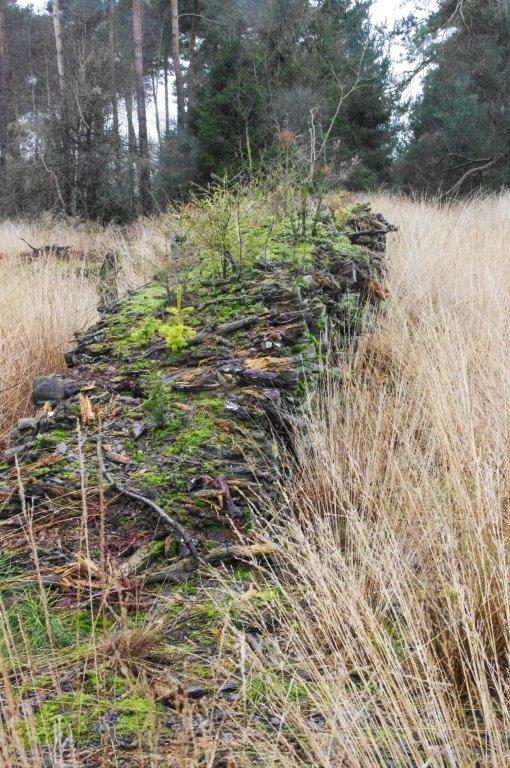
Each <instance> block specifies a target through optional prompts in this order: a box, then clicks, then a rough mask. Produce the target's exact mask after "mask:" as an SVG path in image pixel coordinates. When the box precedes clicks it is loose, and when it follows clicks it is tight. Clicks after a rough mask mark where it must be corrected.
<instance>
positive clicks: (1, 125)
mask: <svg viewBox="0 0 510 768" xmlns="http://www.w3.org/2000/svg"><path fill="white" fill-rule="evenodd" d="M11 81H12V72H11V64H10V58H9V45H8V41H7V26H6V22H5V0H0V163H2V162H3V161H4V160H5V152H6V149H7V144H8V128H9V123H10V121H11V120H12V117H13V114H12V112H13V110H12V98H11Z"/></svg>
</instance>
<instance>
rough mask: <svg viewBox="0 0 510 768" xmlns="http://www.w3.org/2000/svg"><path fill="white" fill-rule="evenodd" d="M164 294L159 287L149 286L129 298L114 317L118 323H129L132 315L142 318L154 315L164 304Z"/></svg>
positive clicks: (162, 289)
mask: <svg viewBox="0 0 510 768" xmlns="http://www.w3.org/2000/svg"><path fill="white" fill-rule="evenodd" d="M165 299H166V292H165V290H164V288H163V287H162V286H161V285H157V284H155V285H150V286H149V287H148V288H145V289H144V290H142V291H138V292H137V293H135V295H134V296H132V297H131V298H129V299H128V300H127V302H126V303H125V305H124V307H123V309H122V311H121V312H119V313H118V314H117V316H116V318H117V321H118V322H122V321H123V320H124V321H126V322H129V321H130V320H131V319H132V316H133V315H136V316H139V317H143V316H144V315H151V314H154V312H156V311H157V310H158V309H161V308H162V307H163V306H164V304H165Z"/></svg>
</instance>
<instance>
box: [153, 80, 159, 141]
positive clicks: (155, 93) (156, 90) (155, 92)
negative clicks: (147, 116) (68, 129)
mask: <svg viewBox="0 0 510 768" xmlns="http://www.w3.org/2000/svg"><path fill="white" fill-rule="evenodd" d="M151 85H152V99H153V101H154V112H155V115H156V133H157V135H158V144H159V145H160V146H161V127H160V124H159V106H158V87H157V84H156V78H155V77H154V75H151Z"/></svg>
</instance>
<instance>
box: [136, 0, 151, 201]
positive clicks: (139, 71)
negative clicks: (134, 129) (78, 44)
mask: <svg viewBox="0 0 510 768" xmlns="http://www.w3.org/2000/svg"><path fill="white" fill-rule="evenodd" d="M132 8H133V43H134V54H135V62H134V63H135V90H136V111H137V114H138V152H139V156H140V169H139V193H140V208H141V211H142V213H148V212H149V211H150V209H151V176H150V167H149V140H148V135H147V112H146V106H145V83H144V70H143V42H142V3H141V0H133V6H132Z"/></svg>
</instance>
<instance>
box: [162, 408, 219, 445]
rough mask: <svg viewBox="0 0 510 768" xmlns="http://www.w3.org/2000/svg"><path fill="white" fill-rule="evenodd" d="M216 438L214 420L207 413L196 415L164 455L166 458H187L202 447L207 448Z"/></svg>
mask: <svg viewBox="0 0 510 768" xmlns="http://www.w3.org/2000/svg"><path fill="white" fill-rule="evenodd" d="M215 437H216V429H215V423H214V419H212V417H211V416H209V415H208V414H207V413H197V414H196V415H195V416H194V417H193V418H192V420H191V424H190V425H189V426H188V427H187V428H183V429H182V431H181V432H179V434H178V435H177V436H176V438H175V439H174V441H173V443H172V444H171V445H170V446H168V447H167V448H166V449H165V450H164V453H165V455H167V456H189V455H192V454H193V453H195V452H196V451H197V450H198V449H199V448H200V447H202V446H209V445H210V444H211V442H213V440H214V438H215Z"/></svg>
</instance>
